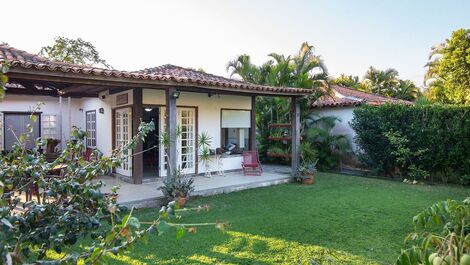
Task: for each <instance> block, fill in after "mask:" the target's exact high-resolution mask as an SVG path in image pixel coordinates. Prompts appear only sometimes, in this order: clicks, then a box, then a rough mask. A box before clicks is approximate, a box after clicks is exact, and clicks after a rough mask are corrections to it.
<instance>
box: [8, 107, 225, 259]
mask: <svg viewBox="0 0 470 265" xmlns="http://www.w3.org/2000/svg"><path fill="white" fill-rule="evenodd" d="M38 108H39V107H37V108H36V109H35V111H33V114H31V119H32V121H33V122H34V119H36V116H35V115H34V113H35V112H37V110H38ZM32 128H33V127H32V126H31V125H28V132H27V133H26V134H23V135H18V136H17V143H16V144H14V146H13V149H12V151H10V152H8V153H6V154H5V155H1V156H0V199H1V200H0V209H1V211H0V259H1V261H2V263H3V264H9V265H10V264H24V263H28V262H32V263H34V264H76V263H77V262H78V261H83V262H84V263H85V264H101V263H102V260H103V258H105V257H106V256H107V255H109V254H118V253H121V252H122V251H124V250H126V249H128V248H129V247H130V246H131V245H133V244H134V243H136V242H137V241H139V240H141V239H142V238H143V237H144V236H145V235H147V234H150V233H152V232H158V234H161V233H164V232H166V231H167V230H168V229H170V228H174V229H176V235H177V237H181V236H182V235H184V234H185V232H195V231H196V229H195V227H196V226H201V225H204V226H205V225H209V226H215V227H216V228H218V229H223V228H224V227H225V224H224V223H201V224H176V223H172V222H171V221H170V219H171V218H173V217H177V214H178V212H179V211H189V210H194V211H200V210H201V209H208V207H196V208H191V209H178V207H177V205H176V203H175V202H174V201H173V202H170V203H169V204H168V205H167V206H164V207H162V209H161V210H160V212H159V213H158V214H156V215H155V219H154V220H152V221H146V222H141V221H139V220H138V219H137V218H136V217H134V216H132V214H133V210H132V209H131V210H130V211H128V209H127V208H125V207H122V206H120V205H119V204H118V203H117V196H118V194H117V190H118V188H117V187H113V188H112V192H111V193H109V194H105V193H103V192H102V191H101V187H102V185H103V184H102V182H101V181H91V180H92V179H93V178H94V177H96V176H98V175H101V174H106V173H108V172H110V171H111V170H112V169H113V168H115V167H117V166H119V165H120V164H121V163H122V161H123V159H124V158H126V157H127V156H130V155H131V154H129V152H128V150H130V149H132V148H134V147H135V145H136V144H137V142H138V141H143V140H144V139H145V136H146V135H147V134H148V133H149V132H151V131H152V130H154V124H153V123H152V122H151V123H141V124H140V125H139V128H138V129H139V133H138V134H137V135H136V136H134V137H133V138H132V139H130V141H129V143H128V144H126V145H125V146H119V147H118V148H117V149H115V150H113V152H112V155H111V156H109V157H108V156H103V155H100V154H96V158H95V159H92V160H90V161H86V160H85V159H84V158H83V155H82V154H83V152H84V150H85V145H84V139H85V137H86V132H84V131H81V130H79V129H77V128H75V129H74V130H73V131H72V133H71V140H70V141H68V142H67V143H66V145H65V148H64V150H62V152H61V153H60V155H59V157H58V158H57V159H56V160H54V161H53V162H51V163H48V162H47V161H46V158H45V155H44V154H43V153H42V152H41V149H43V148H44V146H45V145H46V144H47V141H46V140H43V139H41V138H38V139H37V140H36V141H35V147H34V148H33V149H32V150H27V149H26V148H25V141H26V140H27V139H28V138H30V137H31V136H32V135H33V129H32ZM132 155H136V154H132ZM59 164H65V165H66V169H65V170H64V174H63V175H62V176H61V177H56V176H55V177H54V176H51V175H49V174H50V172H51V171H52V170H53V169H54V167H56V166H57V165H59ZM34 186H37V187H38V188H37V190H36V191H37V192H40V193H41V195H42V198H43V199H42V202H41V203H40V202H39V201H35V200H30V201H24V200H23V198H22V197H21V193H22V192H31V187H34ZM106 222H107V223H108V224H109V225H105V223H106ZM143 226H145V227H143ZM82 237H83V238H91V240H92V243H90V245H89V247H85V248H80V250H78V251H75V252H70V249H68V248H69V247H70V246H73V245H75V244H76V242H77V240H78V239H79V238H82ZM67 250H69V251H67ZM48 251H55V252H56V253H59V254H60V257H59V258H58V259H51V258H50V257H48V256H47V253H48Z"/></svg>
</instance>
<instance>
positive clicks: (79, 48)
mask: <svg viewBox="0 0 470 265" xmlns="http://www.w3.org/2000/svg"><path fill="white" fill-rule="evenodd" d="M39 54H40V55H42V56H45V57H47V58H49V59H52V60H55V61H59V62H64V63H71V64H81V65H88V66H100V67H105V68H112V67H111V65H109V64H108V63H107V62H106V61H105V60H104V59H103V58H101V57H100V54H99V52H98V51H97V50H96V48H95V46H94V45H93V44H91V43H90V42H88V41H84V40H82V39H81V38H78V39H69V38H65V37H60V36H59V37H56V38H55V39H54V44H53V45H51V46H45V47H42V48H41V51H39Z"/></svg>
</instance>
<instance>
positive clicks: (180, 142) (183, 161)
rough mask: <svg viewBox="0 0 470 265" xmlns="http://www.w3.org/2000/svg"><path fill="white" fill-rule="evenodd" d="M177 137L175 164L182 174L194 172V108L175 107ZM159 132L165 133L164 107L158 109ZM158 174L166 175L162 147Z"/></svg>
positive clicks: (164, 156)
mask: <svg viewBox="0 0 470 265" xmlns="http://www.w3.org/2000/svg"><path fill="white" fill-rule="evenodd" d="M176 119H177V120H176V122H177V126H178V130H179V131H180V135H179V137H178V138H177V139H176V153H177V156H178V159H177V165H178V166H179V167H180V168H181V170H182V171H183V173H184V174H194V173H196V137H197V136H196V134H197V132H196V109H195V108H177V118H176ZM160 128H162V130H161V131H160V134H163V133H166V108H164V107H162V108H161V109H160ZM160 161H161V162H160V163H161V165H160V176H166V173H167V157H166V152H165V150H164V148H160Z"/></svg>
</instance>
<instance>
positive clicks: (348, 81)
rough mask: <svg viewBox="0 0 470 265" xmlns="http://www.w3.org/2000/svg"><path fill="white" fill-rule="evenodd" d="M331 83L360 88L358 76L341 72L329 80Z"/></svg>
mask: <svg viewBox="0 0 470 265" xmlns="http://www.w3.org/2000/svg"><path fill="white" fill-rule="evenodd" d="M331 83H333V84H335V85H339V86H344V87H349V88H354V89H357V90H359V89H360V88H361V82H360V81H359V76H352V75H346V74H341V75H340V76H338V77H337V78H335V79H333V80H331Z"/></svg>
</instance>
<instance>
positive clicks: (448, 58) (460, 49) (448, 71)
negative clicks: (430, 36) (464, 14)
mask: <svg viewBox="0 0 470 265" xmlns="http://www.w3.org/2000/svg"><path fill="white" fill-rule="evenodd" d="M426 66H427V73H426V76H425V84H426V83H427V84H429V87H428V88H427V91H426V95H427V96H428V97H429V98H430V99H431V100H434V101H437V102H444V103H452V104H466V105H468V104H470V29H459V30H456V31H454V32H453V33H452V36H451V37H450V38H449V39H446V40H445V42H444V43H442V44H439V45H436V46H433V47H432V49H431V54H430V56H429V62H428V63H427V64H426Z"/></svg>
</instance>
